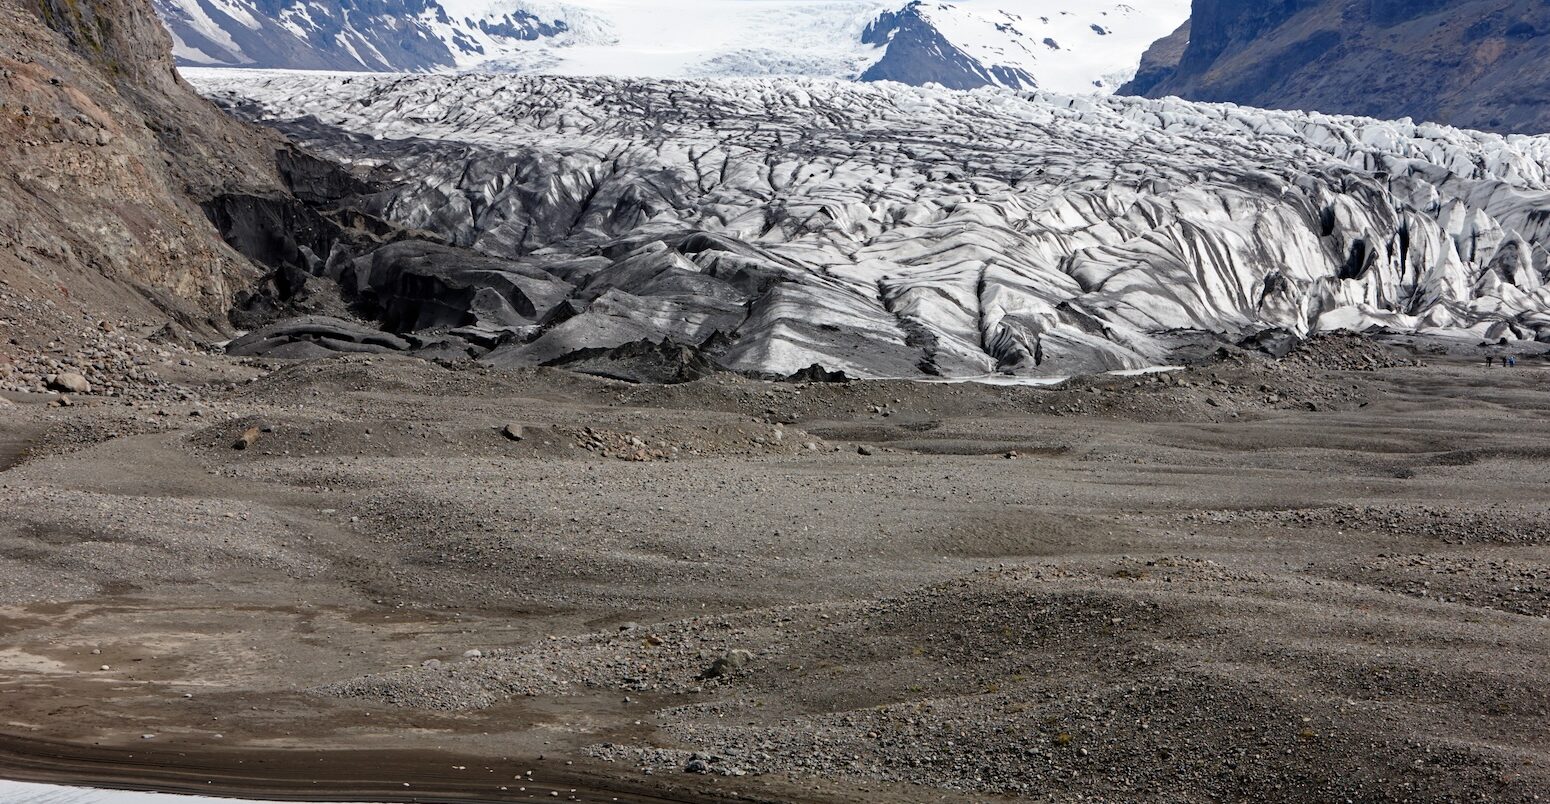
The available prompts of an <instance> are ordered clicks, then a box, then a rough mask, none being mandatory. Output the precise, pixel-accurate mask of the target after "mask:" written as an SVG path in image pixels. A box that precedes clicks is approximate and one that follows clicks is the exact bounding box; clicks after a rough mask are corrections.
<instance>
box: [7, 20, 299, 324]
mask: <svg viewBox="0 0 1550 804" xmlns="http://www.w3.org/2000/svg"><path fill="white" fill-rule="evenodd" d="M170 47H171V43H170V39H169V38H168V36H167V34H166V32H165V30H164V29H163V28H162V27H161V25H160V24H159V23H158V22H157V19H156V17H155V15H154V13H153V12H152V10H151V7H150V3H149V2H148V1H147V0H0V281H3V282H4V284H3V285H0V319H4V320H3V321H0V341H5V340H15V341H17V342H18V343H15V344H12V346H11V347H6V349H7V350H8V351H13V350H14V349H17V348H23V347H25V346H26V345H28V344H31V345H37V344H39V343H46V342H47V341H52V340H55V339H59V340H70V339H71V334H72V333H71V328H72V327H74V328H75V329H81V328H83V326H82V322H84V321H98V322H100V321H109V320H111V321H119V320H124V319H128V320H133V321H138V322H144V323H148V324H149V323H154V321H155V320H157V319H158V318H163V319H164V318H167V317H169V316H170V317H172V318H174V319H178V320H180V321H181V322H182V323H183V324H184V325H186V326H189V327H192V328H195V329H198V328H202V327H206V326H209V325H211V324H213V323H214V322H216V321H219V320H222V319H223V318H224V310H225V308H226V306H227V305H228V304H229V302H230V299H231V297H232V295H233V293H234V292H235V291H236V290H237V289H239V288H240V287H242V286H244V285H246V284H247V283H248V282H249V281H251V279H252V278H253V277H254V276H255V275H256V274H257V270H256V269H255V268H254V267H253V265H252V264H251V263H250V262H249V261H248V260H246V259H244V258H243V257H241V256H239V255H238V254H236V253H235V252H233V251H232V250H230V249H229V248H227V247H226V246H225V245H224V244H223V243H222V241H221V239H220V237H219V236H218V234H217V232H216V231H215V229H214V227H213V226H212V225H211V224H210V222H209V220H208V219H207V218H206V216H205V214H204V212H203V211H202V210H201V209H200V206H199V203H200V202H202V201H205V200H207V199H209V198H212V197H214V196H216V195H219V194H221V193H225V192H243V193H257V194H270V193H278V192H280V182H279V178H278V176H277V175H276V173H275V168H274V152H275V147H276V146H277V145H278V144H279V140H278V138H276V137H275V136H274V135H272V134H269V133H266V132H263V131H260V130H258V129H256V128H252V127H249V126H246V125H244V124H241V123H238V122H236V121H234V120H232V119H231V118H229V117H228V116H226V114H224V113H223V112H221V111H220V110H218V109H216V108H215V107H214V106H212V105H210V104H209V103H207V102H206V101H204V100H203V99H201V98H199V97H198V96H197V95H196V94H195V93H194V92H193V91H192V90H191V89H190V88H189V87H188V86H187V85H186V84H184V83H183V81H182V80H181V79H180V78H179V77H178V76H177V74H176V72H175V70H174V69H173V63H172V57H171V52H170ZM92 326H96V325H92ZM76 334H79V333H76Z"/></svg>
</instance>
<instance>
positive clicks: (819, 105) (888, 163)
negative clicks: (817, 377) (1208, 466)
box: [191, 71, 1550, 377]
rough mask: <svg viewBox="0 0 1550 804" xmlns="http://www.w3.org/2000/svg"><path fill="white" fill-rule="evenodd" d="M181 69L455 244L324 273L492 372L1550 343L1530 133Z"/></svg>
mask: <svg viewBox="0 0 1550 804" xmlns="http://www.w3.org/2000/svg"><path fill="white" fill-rule="evenodd" d="M191 80H192V81H193V82H194V83H195V84H196V86H198V87H199V88H201V89H202V90H203V91H204V92H205V93H206V94H209V95H211V96H213V97H215V98H216V99H218V100H220V101H222V102H224V103H226V104H228V105H230V106H232V107H234V108H243V109H245V110H247V111H248V113H251V114H254V115H256V116H258V117H261V118H262V119H264V120H265V121H266V122H268V123H270V124H272V125H276V126H279V127H281V128H284V129H286V130H288V131H290V132H291V133H292V134H293V135H295V136H298V137H300V138H302V139H303V140H304V141H306V142H307V143H309V144H310V145H311V146H312V147H314V148H316V149H318V150H320V151H323V152H326V153H328V154H329V155H331V156H333V157H336V158H338V159H341V160H343V161H345V162H348V163H353V164H355V165H357V166H361V167H363V168H364V167H374V168H375V174H374V178H375V179H376V180H378V181H379V182H384V184H383V187H384V189H382V190H381V191H380V192H375V193H367V194H361V195H357V196H355V197H353V198H350V199H348V200H346V201H345V202H343V203H344V204H345V206H347V207H348V208H350V209H353V210H355V211H358V212H362V213H366V214H368V215H371V216H378V217H381V218H384V219H387V220H389V221H392V222H394V223H396V224H399V225H401V226H407V227H413V228H417V229H423V230H426V231H428V232H431V233H434V236H436V237H437V238H440V239H442V240H444V241H445V244H446V246H447V247H448V248H450V249H453V250H454V251H455V250H458V249H466V250H471V251H472V252H475V253H476V254H477V255H478V256H477V258H474V259H471V260H469V264H474V263H477V270H472V269H469V268H467V267H466V266H465V267H462V268H459V267H458V265H457V263H458V261H459V259H461V258H458V257H455V256H447V255H442V259H439V260H437V259H427V258H425V254H424V252H425V250H424V249H418V250H415V249H402V248H401V249H400V251H412V252H413V253H414V254H415V255H417V256H416V258H417V260H418V261H417V262H416V261H411V260H405V259H401V258H400V255H395V254H393V253H386V254H376V255H367V256H361V257H352V258H349V259H345V258H335V259H331V260H328V261H327V262H328V264H329V267H328V268H327V269H326V270H327V271H329V272H331V273H332V274H333V275H335V276H338V277H340V278H341V279H342V280H343V281H344V282H345V283H346V285H347V286H348V287H350V288H353V289H354V290H355V291H356V292H357V293H358V294H361V295H362V296H363V297H364V298H366V299H367V300H368V301H373V304H372V305H367V309H375V310H378V311H383V310H394V311H395V312H394V313H393V314H392V315H391V316H387V315H381V316H379V318H380V319H381V320H383V321H384V322H386V323H388V324H389V325H390V326H392V327H394V328H396V329H399V330H401V331H402V330H404V329H405V328H406V327H411V326H418V325H421V324H426V323H429V324H431V325H433V326H435V327H440V328H441V329H442V330H446V331H452V330H456V331H458V332H462V333H464V334H472V335H477V336H478V337H476V338H475V340H477V341H479V342H480V343H482V344H483V345H481V346H479V348H478V349H476V350H475V351H476V352H477V353H479V354H482V355H483V359H486V360H489V361H492V362H497V363H503V364H510V365H528V364H541V363H548V362H555V361H557V360H560V359H562V358H563V357H564V356H565V355H567V354H571V353H574V352H576V351H577V350H582V349H599V348H608V347H615V346H620V345H624V344H629V343H634V342H639V341H642V340H653V341H659V340H661V339H670V340H671V341H673V342H675V343H677V344H683V345H689V346H698V347H703V350H704V351H705V352H706V354H708V355H710V356H711V357H713V359H714V360H715V361H716V362H717V363H719V364H720V365H722V366H725V367H727V368H730V369H734V370H742V371H750V372H759V373H764V374H782V375H783V374H789V373H792V372H795V371H798V370H800V369H804V368H806V367H808V366H810V365H812V364H814V363H818V364H821V365H823V366H824V367H826V368H828V369H831V370H840V371H844V372H845V373H847V374H849V375H851V376H860V377H880V376H890V377H901V376H902V377H911V376H914V377H920V376H943V377H969V376H978V375H985V374H994V373H1010V374H1018V375H1024V376H1048V375H1059V374H1071V373H1076V372H1090V371H1106V370H1123V369H1137V368H1141V367H1145V366H1153V365H1161V364H1166V363H1168V362H1170V360H1173V359H1175V357H1176V349H1177V348H1178V347H1179V346H1180V345H1181V344H1184V343H1189V342H1198V340H1199V338H1200V337H1201V334H1202V333H1208V334H1210V335H1211V336H1213V337H1222V338H1226V339H1237V338H1241V337H1245V336H1247V335H1250V334H1253V333H1255V332H1259V331H1262V330H1265V329H1270V328H1283V329H1286V330H1290V331H1292V332H1294V333H1297V334H1307V333H1310V332H1314V331H1319V330H1329V329H1355V330H1366V329H1370V328H1375V327H1376V328H1385V329H1388V330H1395V331H1404V332H1414V333H1423V334H1424V333H1437V334H1451V335H1467V336H1468V337H1472V338H1481V339H1484V338H1490V339H1493V340H1494V339H1497V338H1503V337H1505V338H1509V339H1516V338H1525V339H1534V338H1539V339H1543V340H1550V304H1547V302H1550V291H1547V290H1546V289H1545V277H1546V270H1547V265H1546V262H1547V259H1546V257H1547V255H1546V250H1545V249H1546V245H1547V238H1550V232H1547V227H1550V222H1547V221H1550V187H1547V183H1550V178H1547V171H1550V168H1547V165H1550V162H1547V157H1550V138H1544V137H1508V138H1503V137H1499V136H1495V135H1489V134H1482V133H1478V132H1470V131H1462V130H1457V129H1452V128H1446V127H1441V126H1433V125H1426V124H1414V123H1411V122H1409V121H1398V122H1386V121H1378V120H1369V119H1362V118H1352V117H1334V116H1327V115H1319V114H1306V113H1293V112H1267V111H1261V110H1256V109H1249V108H1242V107H1237V106H1232V105H1215V104H1200V103H1189V102H1183V101H1178V100H1146V99H1138V98H1099V97H1067V96H1061V95H1052V94H1045V93H1037V92H1033V93H1015V92H1010V91H1004V90H978V91H974V92H951V91H946V90H939V89H929V88H912V87H906V86H902V85H897V84H889V83H883V84H850V83H842V82H825V81H811V80H782V81H772V80H723V81H638V80H620V79H578V78H558V77H519V76H482V75H460V76H421V77H408V78H406V77H391V76H327V75H317V74H274V73H256V72H240V71H198V72H193V73H192V74H191ZM464 253H466V252H464ZM502 266H504V267H502ZM453 274H456V275H457V276H456V278H455V280H454V279H453V278H449V277H451V276H452V275H453ZM498 274H499V275H505V274H509V276H505V278H501V279H499V280H498V281H497V279H495V278H492V277H494V276H496V275H498ZM471 276H472V277H475V279H474V280H473V281H474V283H475V284H480V287H481V288H482V290H483V292H474V291H471V290H469V289H468V286H469V283H470V279H469V277H471ZM478 276H484V277H486V278H485V279H483V280H479V279H477V277H478ZM438 282H439V283H442V284H440V285H438V284H437V283H438ZM481 283H482V284H481ZM436 288H450V289H452V290H448V291H447V292H446V293H445V294H444V295H443V296H442V297H441V298H442V301H441V302H440V304H441V305H442V306H441V307H440V308H438V310H439V312H438V313H437V314H436V315H430V316H427V315H425V314H423V313H416V314H415V315H409V314H408V313H407V312H406V308H412V307H414V305H416V304H419V305H427V304H431V303H432V301H430V300H432V299H433V297H435V296H436V293H437V291H436ZM409 321H415V322H418V323H417V324H414V325H410V324H406V323H405V322H409Z"/></svg>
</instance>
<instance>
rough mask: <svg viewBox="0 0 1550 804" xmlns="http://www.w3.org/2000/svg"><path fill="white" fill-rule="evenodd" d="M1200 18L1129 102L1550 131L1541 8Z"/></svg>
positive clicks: (1276, 7) (1481, 5) (1457, 5)
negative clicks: (1171, 101) (1175, 101)
mask: <svg viewBox="0 0 1550 804" xmlns="http://www.w3.org/2000/svg"><path fill="white" fill-rule="evenodd" d="M1191 20H1192V21H1191V23H1190V28H1189V30H1188V32H1187V33H1181V34H1176V35H1174V36H1172V37H1168V38H1167V39H1165V40H1164V41H1160V42H1159V43H1158V45H1157V47H1155V48H1154V49H1153V51H1151V52H1150V53H1148V55H1147V56H1146V58H1145V59H1144V60H1143V63H1142V65H1141V68H1140V71H1139V73H1138V75H1137V78H1136V79H1135V80H1134V81H1133V82H1131V83H1130V84H1128V85H1127V86H1125V87H1124V88H1122V90H1121V92H1123V93H1126V94H1136V95H1145V96H1148V97H1165V96H1169V95H1177V96H1180V97H1185V98H1190V99H1193V100H1202V101H1230V102H1233V103H1240V104H1244V105H1249V106H1259V107H1265V108H1275V109H1310V110H1318V111H1323V112H1330V113H1344V114H1359V115H1366V116H1372V117H1381V118H1387V119H1397V118H1402V117H1409V118H1412V119H1415V120H1426V121H1436V122H1441V123H1447V124H1451V125H1457V126H1463V127H1466V128H1475V129H1481V130H1487V131H1497V132H1519V133H1543V132H1546V131H1550V102H1547V98H1550V78H1547V77H1546V74H1545V72H1544V70H1543V69H1542V68H1541V65H1542V64H1543V63H1544V60H1545V58H1546V57H1547V56H1550V5H1547V4H1545V3H1543V2H1539V1H1538V0H1294V1H1293V2H1282V3H1271V4H1267V3H1262V2H1258V0H1195V3H1194V7H1193V10H1192V18H1191ZM1185 42H1187V46H1186V45H1185V44H1184V43H1185Z"/></svg>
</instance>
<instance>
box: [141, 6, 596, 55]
mask: <svg viewBox="0 0 1550 804" xmlns="http://www.w3.org/2000/svg"><path fill="white" fill-rule="evenodd" d="M153 3H154V5H155V7H156V11H157V13H158V14H159V15H160V16H161V18H162V20H163V22H165V23H166V25H167V28H168V30H169V31H170V32H171V33H172V39H173V53H174V55H175V56H176V57H177V59H178V61H179V63H180V64H184V65H201V66H224V67H260V68H293V69H304V70H314V69H327V70H368V71H382V72H425V71H431V70H441V69H455V68H467V67H471V66H474V65H477V64H480V63H483V62H487V61H490V60H492V59H499V58H502V57H505V56H511V55H514V54H519V53H523V52H526V51H527V50H529V48H527V47H526V46H527V45H529V44H531V43H533V42H539V41H542V42H546V43H552V44H554V45H565V44H572V43H577V42H586V41H595V40H599V39H605V38H607V37H608V36H609V35H610V34H609V33H608V30H607V23H606V21H605V20H602V19H599V18H597V17H595V16H593V15H591V14H589V13H588V12H587V11H586V10H585V9H582V8H576V7H570V6H565V5H561V4H550V3H541V2H525V1H524V0H511V2H502V3H500V4H498V5H487V4H483V3H482V2H481V0H474V2H472V3H470V2H468V0H153Z"/></svg>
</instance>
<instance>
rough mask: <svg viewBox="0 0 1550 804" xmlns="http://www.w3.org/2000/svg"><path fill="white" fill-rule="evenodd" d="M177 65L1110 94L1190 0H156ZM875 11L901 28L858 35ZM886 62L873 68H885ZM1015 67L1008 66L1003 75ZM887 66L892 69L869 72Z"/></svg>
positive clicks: (1173, 24)
mask: <svg viewBox="0 0 1550 804" xmlns="http://www.w3.org/2000/svg"><path fill="white" fill-rule="evenodd" d="M156 7H157V9H158V11H159V12H160V14H161V16H162V18H163V20H165V21H166V22H167V25H168V28H169V30H170V31H171V33H172V37H173V43H174V50H175V52H176V54H177V56H178V58H179V59H181V60H182V63H184V64H188V65H200V66H222V67H261V68H270V69H274V68H280V69H286V68H302V69H332V70H372V71H384V72H428V71H447V70H471V71H483V72H511V73H541V74H546V75H578V76H614V77H639V78H695V77H756V76H788V77H789V76H802V77H815V78H839V79H846V80H851V79H857V78H861V77H863V76H864V75H866V74H867V73H868V71H869V70H871V69H873V68H875V67H876V66H877V65H878V64H879V63H880V62H881V61H883V60H884V58H885V57H887V58H889V59H890V64H892V65H894V67H895V70H894V72H895V73H898V72H900V70H902V71H904V72H907V73H908V74H909V75H911V76H913V80H910V81H908V83H928V82H936V83H943V84H948V85H955V84H956V82H961V81H969V82H970V85H972V86H984V85H997V86H1010V87H1013V88H1032V87H1035V86H1037V87H1038V88H1041V89H1048V90H1055V91H1062V92H1112V91H1113V90H1114V89H1115V88H1117V87H1118V86H1120V84H1122V83H1124V82H1125V81H1126V80H1128V79H1129V78H1131V77H1132V76H1133V75H1134V74H1135V71H1136V68H1137V66H1138V65H1139V63H1140V60H1141V54H1142V53H1143V52H1145V50H1146V49H1147V47H1148V46H1149V45H1151V43H1152V42H1154V41H1156V40H1157V39H1159V38H1160V37H1163V36H1166V35H1168V34H1169V33H1172V32H1173V30H1174V29H1175V28H1177V27H1178V26H1179V24H1180V23H1182V22H1183V21H1184V20H1186V19H1188V18H1189V13H1190V2H1189V0H1129V2H1114V0H1098V2H1088V3H1080V2H1074V0H957V1H956V2H952V3H944V2H925V1H924V0H923V1H922V2H906V0H382V2H380V3H376V4H372V5H370V6H367V7H361V8H356V7H355V6H354V5H353V4H351V3H345V2H341V0H270V1H269V2H260V0H156ZM884 15H898V16H901V17H903V18H905V19H906V20H907V21H908V24H907V25H906V28H907V30H905V31H903V32H899V31H893V32H890V33H889V34H888V35H885V36H878V37H874V38H871V39H867V40H866V41H863V40H864V34H866V32H867V31H868V28H869V26H872V25H874V23H876V22H877V21H878V20H879V19H880V18H881V17H882V16H884ZM885 72H886V71H885ZM1012 76H1016V78H1012ZM880 77H882V78H893V79H898V78H899V75H897V74H893V75H887V74H885V75H882V76H880Z"/></svg>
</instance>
